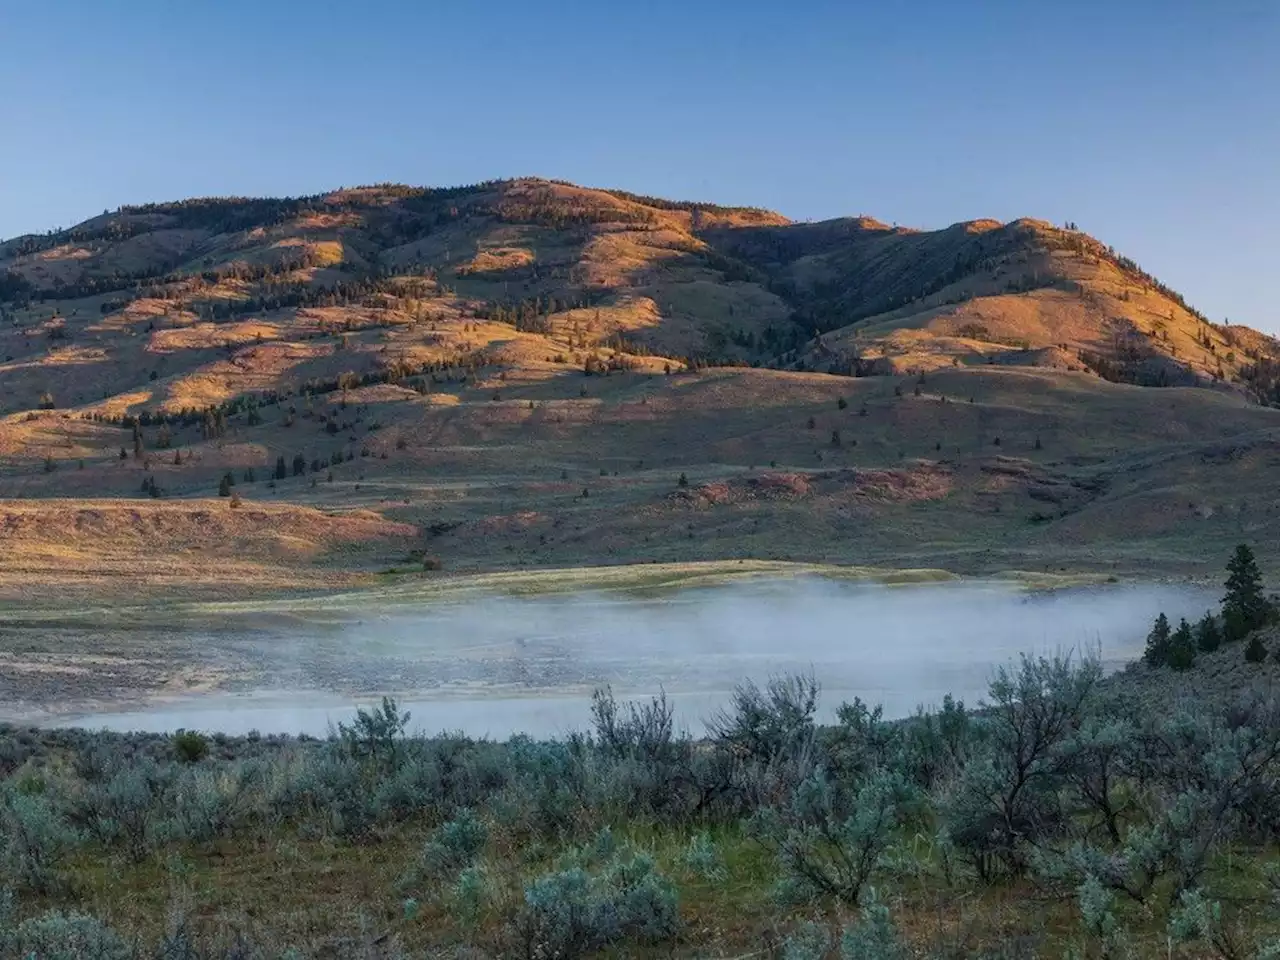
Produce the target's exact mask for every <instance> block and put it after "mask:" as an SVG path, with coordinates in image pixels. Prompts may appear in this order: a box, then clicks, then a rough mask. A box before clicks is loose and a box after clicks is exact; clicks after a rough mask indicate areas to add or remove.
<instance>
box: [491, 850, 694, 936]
mask: <svg viewBox="0 0 1280 960" xmlns="http://www.w3.org/2000/svg"><path fill="white" fill-rule="evenodd" d="M524 899H525V902H524V909H523V910H522V912H521V914H520V916H519V917H518V918H517V920H516V922H515V924H514V926H513V931H512V933H513V939H514V940H515V942H516V944H517V945H518V949H519V953H520V955H521V956H526V957H557V958H566V960H567V958H573V957H580V956H583V955H584V954H586V953H589V952H591V951H593V950H599V949H601V948H603V947H606V946H608V945H610V944H615V943H619V942H622V941H629V942H635V943H642V944H658V943H664V942H668V941H670V940H672V939H673V938H674V937H675V935H676V934H677V932H678V931H679V902H678V899H677V896H676V891H675V888H674V887H673V886H672V884H671V883H670V881H668V880H667V879H666V878H665V877H663V876H662V875H661V874H660V873H658V872H657V870H656V869H655V868H654V864H653V860H652V858H650V857H648V856H646V855H641V854H638V855H635V856H632V857H630V858H629V859H625V860H624V859H618V860H615V861H614V862H612V863H611V864H610V865H609V866H608V867H607V868H606V869H605V871H604V872H602V873H600V874H598V875H596V876H591V875H590V874H588V873H587V871H586V870H584V869H583V868H581V867H572V868H570V869H568V870H562V871H559V872H556V873H551V874H547V875H545V876H543V877H539V878H538V879H536V880H534V881H533V882H532V883H530V884H529V885H528V886H526V887H525V898H524Z"/></svg>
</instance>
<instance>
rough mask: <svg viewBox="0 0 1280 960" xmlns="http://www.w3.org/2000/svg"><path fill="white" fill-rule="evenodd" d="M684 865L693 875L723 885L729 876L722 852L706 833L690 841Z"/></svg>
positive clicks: (686, 849) (685, 853) (685, 852)
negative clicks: (721, 855)
mask: <svg viewBox="0 0 1280 960" xmlns="http://www.w3.org/2000/svg"><path fill="white" fill-rule="evenodd" d="M684 865H685V866H686V867H687V868H688V869H689V871H690V872H691V873H693V874H695V875H696V876H699V877H701V878H703V879H704V880H710V881H712V882H714V883H723V882H724V881H725V880H726V879H728V876H729V872H728V871H727V870H726V869H725V867H724V861H723V860H722V859H721V857H720V851H719V850H718V849H716V845H715V842H714V841H712V839H711V837H710V836H709V835H708V834H706V833H699V834H697V835H696V836H695V837H694V838H693V839H692V840H690V841H689V846H688V847H686V848H685V851H684Z"/></svg>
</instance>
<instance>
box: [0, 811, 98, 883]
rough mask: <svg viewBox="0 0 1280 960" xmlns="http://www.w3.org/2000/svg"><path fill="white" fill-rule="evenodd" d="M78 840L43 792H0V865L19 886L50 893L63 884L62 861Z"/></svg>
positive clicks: (5, 873) (6, 875) (11, 880)
mask: <svg viewBox="0 0 1280 960" xmlns="http://www.w3.org/2000/svg"><path fill="white" fill-rule="evenodd" d="M79 842H80V836H79V835H78V834H77V833H76V832H75V831H74V830H72V829H71V828H70V827H69V826H68V825H67V824H66V823H64V822H63V821H62V819H61V818H60V817H59V816H58V814H57V812H56V811H55V810H54V808H53V805H52V804H51V803H50V802H49V801H48V799H46V798H45V797H43V796H40V795H34V794H28V793H19V792H17V791H15V790H13V789H12V788H7V789H4V790H3V791H2V792H0V865H3V867H4V870H3V875H4V877H5V878H6V880H7V881H8V882H10V883H13V884H14V885H16V886H17V888H18V889H20V890H30V891H32V892H34V893H54V892H57V891H58V890H59V889H61V888H62V887H63V885H64V883H63V876H62V873H61V867H62V861H63V859H64V858H65V857H66V855H67V854H68V853H69V852H70V851H71V850H72V849H73V848H74V847H75V846H76V845H77V844H78V843H79Z"/></svg>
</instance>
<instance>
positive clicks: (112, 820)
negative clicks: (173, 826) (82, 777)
mask: <svg viewBox="0 0 1280 960" xmlns="http://www.w3.org/2000/svg"><path fill="white" fill-rule="evenodd" d="M165 780H166V774H165V772H164V771H162V770H161V768H160V767H159V765H158V764H157V763H156V762H155V761H154V760H150V759H144V760H140V761H135V762H133V763H130V764H128V765H126V766H124V767H122V768H120V769H117V770H116V772H115V773H113V774H111V775H110V776H109V777H108V778H107V779H106V780H105V781H103V782H101V783H92V784H89V785H88V786H87V787H86V789H85V791H84V793H83V794H82V795H81V796H80V797H79V798H78V800H79V802H78V804H77V806H76V808H75V810H74V816H75V818H76V819H77V821H78V822H80V823H81V824H82V825H83V826H84V827H85V828H86V829H88V830H89V831H90V833H92V834H93V835H94V836H95V837H97V838H98V839H99V840H101V841H102V842H103V843H107V844H120V845H121V846H123V847H124V850H125V853H126V854H127V855H128V856H129V858H130V859H132V860H133V861H135V862H139V861H141V860H143V859H145V858H146V857H147V856H148V855H149V854H150V853H151V851H152V850H154V849H155V847H156V844H157V843H158V842H159V841H160V840H161V839H162V836H161V829H160V827H161V820H162V818H161V816H160V814H159V811H160V809H161V803H160V797H161V796H162V795H163V793H164V790H165Z"/></svg>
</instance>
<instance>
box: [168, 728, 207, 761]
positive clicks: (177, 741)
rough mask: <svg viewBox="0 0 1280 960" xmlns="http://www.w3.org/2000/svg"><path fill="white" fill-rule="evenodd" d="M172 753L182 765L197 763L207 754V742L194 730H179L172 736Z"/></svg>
mask: <svg viewBox="0 0 1280 960" xmlns="http://www.w3.org/2000/svg"><path fill="white" fill-rule="evenodd" d="M173 752H174V755H175V756H176V757H177V758H178V759H179V760H180V761H181V762H183V763H199V762H200V761H201V760H203V759H204V758H205V757H206V756H208V754H209V741H208V740H207V739H206V738H205V737H204V735H203V734H200V733H197V732H196V731H195V730H179V731H178V732H177V733H175V734H174V735H173Z"/></svg>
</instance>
